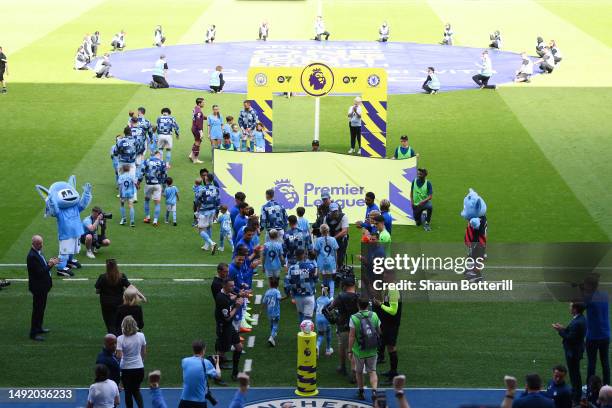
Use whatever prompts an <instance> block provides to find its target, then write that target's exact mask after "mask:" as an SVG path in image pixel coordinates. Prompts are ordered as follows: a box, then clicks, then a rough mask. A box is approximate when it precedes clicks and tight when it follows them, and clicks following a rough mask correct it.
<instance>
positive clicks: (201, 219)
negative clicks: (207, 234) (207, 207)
mask: <svg viewBox="0 0 612 408" xmlns="http://www.w3.org/2000/svg"><path fill="white" fill-rule="evenodd" d="M214 219H215V213H214V211H211V212H208V213H206V214H202V213H198V228H208V227H210V226H211V225H213V222H214Z"/></svg>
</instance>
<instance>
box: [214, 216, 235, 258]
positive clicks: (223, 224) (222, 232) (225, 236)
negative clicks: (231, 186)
mask: <svg viewBox="0 0 612 408" xmlns="http://www.w3.org/2000/svg"><path fill="white" fill-rule="evenodd" d="M219 214H220V215H219V218H218V219H217V221H218V222H219V251H221V252H223V251H225V240H227V241H228V242H229V243H230V246H231V248H232V253H234V241H232V220H231V218H230V213H229V211H227V205H222V206H220V207H219Z"/></svg>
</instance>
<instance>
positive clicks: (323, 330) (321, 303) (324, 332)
mask: <svg viewBox="0 0 612 408" xmlns="http://www.w3.org/2000/svg"><path fill="white" fill-rule="evenodd" d="M332 298H333V296H332ZM330 303H331V299H330V297H329V289H328V287H327V286H325V284H323V285H322V286H321V296H319V297H318V298H317V301H316V305H317V317H316V326H317V357H318V356H319V350H321V345H322V344H323V339H324V338H325V341H326V344H327V348H326V349H325V355H326V356H331V355H332V353H333V352H334V349H333V348H332V346H331V344H332V330H331V326H330V324H329V321H328V320H327V318H326V317H325V315H323V309H325V308H326V307H327V305H329V304H330Z"/></svg>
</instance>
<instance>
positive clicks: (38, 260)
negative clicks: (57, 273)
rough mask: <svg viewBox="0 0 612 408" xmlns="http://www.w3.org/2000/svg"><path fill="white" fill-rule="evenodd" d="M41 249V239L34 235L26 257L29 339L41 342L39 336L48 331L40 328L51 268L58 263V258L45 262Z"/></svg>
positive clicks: (50, 283)
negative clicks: (29, 303)
mask: <svg viewBox="0 0 612 408" xmlns="http://www.w3.org/2000/svg"><path fill="white" fill-rule="evenodd" d="M42 249H43V238H42V237H41V236H40V235H34V236H33V237H32V247H31V248H30V252H29V253H28V257H27V266H28V289H29V291H30V293H32V320H31V325H30V339H32V340H34V341H43V340H44V339H45V338H44V337H42V336H41V334H43V333H49V329H43V327H42V326H43V320H44V317H45V308H46V307H47V295H48V294H49V291H50V290H51V287H52V286H53V281H52V279H51V268H53V267H54V266H55V265H57V264H58V263H59V259H58V258H51V259H49V260H48V261H47V260H46V259H45V256H44V255H43V252H42Z"/></svg>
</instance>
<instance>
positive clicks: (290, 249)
mask: <svg viewBox="0 0 612 408" xmlns="http://www.w3.org/2000/svg"><path fill="white" fill-rule="evenodd" d="M287 221H288V222H289V229H288V230H287V231H286V232H285V234H284V235H283V251H284V253H285V258H286V261H287V265H288V266H290V265H292V264H294V263H295V262H296V259H297V255H296V251H297V250H300V249H301V250H302V251H310V250H311V249H312V240H311V239H310V234H305V233H304V232H302V231H300V230H299V229H298V227H297V217H296V216H295V215H290V216H289V217H288V218H287Z"/></svg>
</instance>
